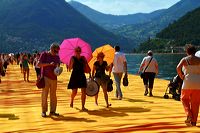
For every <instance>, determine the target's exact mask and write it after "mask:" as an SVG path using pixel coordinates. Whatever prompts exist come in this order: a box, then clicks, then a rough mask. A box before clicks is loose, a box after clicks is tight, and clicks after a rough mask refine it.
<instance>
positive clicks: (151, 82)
mask: <svg viewBox="0 0 200 133" xmlns="http://www.w3.org/2000/svg"><path fill="white" fill-rule="evenodd" d="M154 79H155V73H149V96H153V93H152V91H153V85H154Z"/></svg>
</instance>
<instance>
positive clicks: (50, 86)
mask: <svg viewBox="0 0 200 133" xmlns="http://www.w3.org/2000/svg"><path fill="white" fill-rule="evenodd" d="M59 50H60V47H59V44H57V43H53V44H52V45H51V46H50V51H49V52H44V53H42V55H41V56H40V59H39V63H38V66H39V67H40V68H43V70H42V71H43V72H42V73H43V76H44V80H45V88H43V89H42V117H46V112H47V110H48V102H47V98H48V93H49V91H50V115H54V116H59V114H58V113H56V107H57V96H56V90H57V76H56V75H55V74H54V69H55V68H56V67H57V66H59V65H60V58H59V56H58V55H57V54H58V52H59Z"/></svg>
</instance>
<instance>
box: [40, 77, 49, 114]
mask: <svg viewBox="0 0 200 133" xmlns="http://www.w3.org/2000/svg"><path fill="white" fill-rule="evenodd" d="M44 80H45V88H42V104H41V105H42V117H46V112H47V111H48V102H47V98H48V93H49V88H50V83H49V80H48V78H46V77H44Z"/></svg>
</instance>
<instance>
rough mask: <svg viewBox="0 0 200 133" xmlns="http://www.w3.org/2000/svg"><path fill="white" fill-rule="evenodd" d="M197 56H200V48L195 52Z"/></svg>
mask: <svg viewBox="0 0 200 133" xmlns="http://www.w3.org/2000/svg"><path fill="white" fill-rule="evenodd" d="M195 56H197V57H199V58H200V50H199V51H197V52H196V53H195Z"/></svg>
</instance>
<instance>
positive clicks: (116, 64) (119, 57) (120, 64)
mask: <svg viewBox="0 0 200 133" xmlns="http://www.w3.org/2000/svg"><path fill="white" fill-rule="evenodd" d="M124 62H127V61H126V57H125V54H124V53H122V52H115V57H114V61H113V68H112V72H114V73H123V72H125V70H124Z"/></svg>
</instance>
